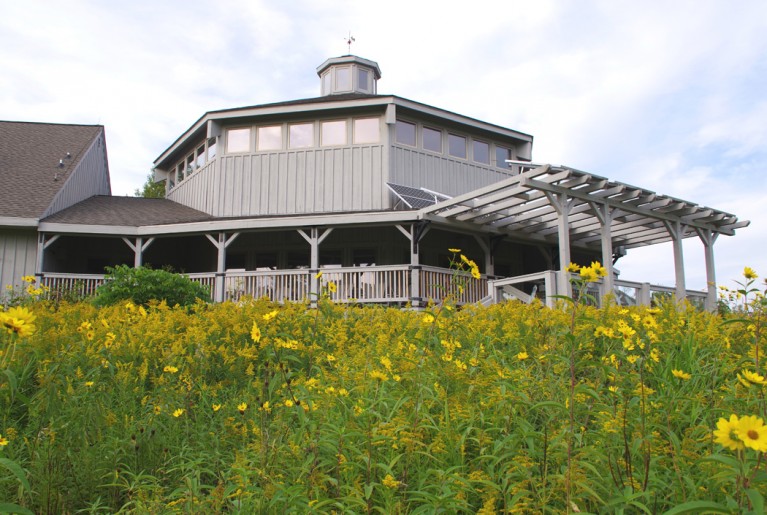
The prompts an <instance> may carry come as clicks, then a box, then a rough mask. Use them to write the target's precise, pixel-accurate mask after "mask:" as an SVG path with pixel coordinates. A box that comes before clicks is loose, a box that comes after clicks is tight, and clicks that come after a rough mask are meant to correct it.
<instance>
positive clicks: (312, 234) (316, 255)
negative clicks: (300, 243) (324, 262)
mask: <svg viewBox="0 0 767 515" xmlns="http://www.w3.org/2000/svg"><path fill="white" fill-rule="evenodd" d="M297 231H298V234H300V235H301V237H302V238H303V239H304V240H306V243H308V244H309V246H310V248H311V250H310V254H309V256H310V257H309V271H310V273H311V278H310V279H309V297H310V299H309V300H310V302H311V305H312V306H316V305H317V299H318V297H319V294H320V279H317V274H318V273H319V271H320V244H322V242H323V241H325V238H327V237H328V236H330V233H331V232H333V229H332V228H330V229H325V230H324V231H323V232H322V234H320V229H319V228H317V227H311V228H310V229H309V234H306V232H305V231H304V230H303V229H297Z"/></svg>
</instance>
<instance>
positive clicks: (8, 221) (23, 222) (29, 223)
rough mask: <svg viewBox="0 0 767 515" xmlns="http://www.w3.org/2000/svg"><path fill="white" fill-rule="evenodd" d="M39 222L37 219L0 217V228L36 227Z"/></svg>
mask: <svg viewBox="0 0 767 515" xmlns="http://www.w3.org/2000/svg"><path fill="white" fill-rule="evenodd" d="M39 221H40V220H39V219H37V218H21V217H16V216H0V227H37V224H38V223H39Z"/></svg>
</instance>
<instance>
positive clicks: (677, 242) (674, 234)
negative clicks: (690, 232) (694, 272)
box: [663, 220, 687, 302]
mask: <svg viewBox="0 0 767 515" xmlns="http://www.w3.org/2000/svg"><path fill="white" fill-rule="evenodd" d="M663 223H664V224H665V226H666V230H667V231H668V234H669V236H671V241H672V243H673V246H674V273H675V276H676V300H677V302H682V301H683V300H684V299H685V298H687V287H686V286H685V281H684V252H683V250H682V237H683V236H684V231H683V228H682V222H680V221H679V220H676V221H673V222H670V221H664V222H663Z"/></svg>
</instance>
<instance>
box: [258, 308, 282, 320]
mask: <svg viewBox="0 0 767 515" xmlns="http://www.w3.org/2000/svg"><path fill="white" fill-rule="evenodd" d="M278 314H279V311H277V310H276V309H275V310H274V311H270V312H269V313H266V314H265V315H264V316H262V317H261V318H263V319H264V322H268V321H270V320H272V319H273V318H275V317H276V316H277V315H278Z"/></svg>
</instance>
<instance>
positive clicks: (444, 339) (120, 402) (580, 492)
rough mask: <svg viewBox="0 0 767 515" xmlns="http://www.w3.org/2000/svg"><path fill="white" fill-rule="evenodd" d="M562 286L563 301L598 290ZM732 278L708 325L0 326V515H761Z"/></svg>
mask: <svg viewBox="0 0 767 515" xmlns="http://www.w3.org/2000/svg"><path fill="white" fill-rule="evenodd" d="M576 270H579V271H580V274H581V277H582V278H583V279H581V280H580V282H579V281H576V284H575V286H576V290H577V288H578V287H579V286H582V285H583V284H585V282H587V281H591V280H595V279H596V278H597V277H598V276H599V275H600V273H601V272H600V267H599V266H598V264H596V266H594V265H592V266H591V267H583V268H581V269H577V268H574V269H573V271H576ZM746 272H747V273H750V274H751V275H752V276H749V275H746V276H745V280H744V281H743V283H742V284H741V285H739V288H736V289H733V290H732V291H725V292H723V294H724V295H725V296H730V295H732V302H731V303H730V308H731V309H730V310H729V311H730V312H729V313H727V314H721V315H720V314H709V313H703V312H700V311H697V310H695V309H693V308H691V307H689V306H676V305H673V304H666V305H661V306H655V307H652V308H649V307H635V308H623V307H619V306H615V305H614V304H610V303H609V302H606V303H605V307H602V308H595V307H591V306H588V305H587V304H588V303H587V302H586V301H587V296H586V295H581V296H580V298H581V301H580V302H574V301H569V300H567V299H562V306H561V308H559V309H547V308H545V307H543V306H542V305H541V304H538V303H533V304H530V305H526V304H522V303H517V302H508V303H504V304H499V305H494V306H490V307H481V306H465V307H460V308H458V307H456V306H455V305H454V304H453V303H451V301H450V298H449V297H448V298H446V299H440V301H439V302H437V303H435V304H433V305H432V306H430V307H429V308H428V309H426V310H425V311H408V310H399V309H391V308H383V307H372V306H339V305H334V304H333V303H331V302H329V301H328V300H327V297H326V296H323V298H321V299H320V301H319V302H318V307H317V309H308V307H307V306H306V305H303V304H289V305H284V306H283V305H276V304H272V303H270V302H268V301H265V300H251V301H245V302H241V303H239V304H233V303H223V304H216V305H213V304H204V303H201V302H200V303H198V304H196V305H194V306H193V307H192V308H180V307H169V306H167V305H165V304H163V303H155V304H150V305H148V306H146V307H144V306H137V305H135V304H133V303H121V304H119V305H115V306H111V307H101V308H97V307H95V306H93V305H92V304H90V303H87V302H80V303H66V302H60V303H51V302H45V301H37V302H34V301H30V302H27V303H25V304H21V305H19V306H16V307H12V308H7V309H5V310H4V311H3V312H2V313H1V314H0V352H2V355H0V512H2V511H4V510H5V511H15V512H19V513H75V512H81V513H115V512H123V513H133V512H138V513H222V512H223V513H259V512H261V513H276V512H279V511H284V512H286V513H331V512H336V513H370V512H375V513H387V514H389V513H436V512H441V513H484V514H489V513H563V512H582V513H585V512H591V513H670V514H678V513H699V512H706V513H748V512H751V513H764V512H765V507H764V494H763V492H767V459H765V456H766V455H767V426H765V425H764V420H765V418H766V417H767V405H766V404H765V389H766V388H767V379H765V377H764V375H765V374H764V370H765V364H764V361H765V358H764V352H765V350H766V349H765V335H764V314H765V313H764V306H765V303H764V297H763V294H762V292H760V291H759V290H758V288H756V287H755V286H754V284H755V281H756V274H755V273H754V272H753V271H752V270H750V269H746ZM331 286H332V285H329V284H327V283H326V284H325V288H330V287H331Z"/></svg>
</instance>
